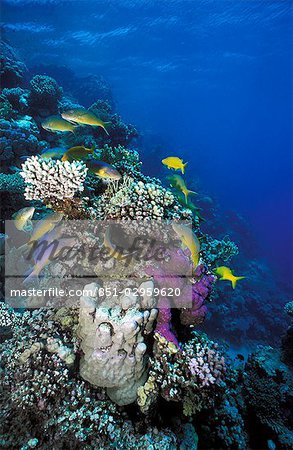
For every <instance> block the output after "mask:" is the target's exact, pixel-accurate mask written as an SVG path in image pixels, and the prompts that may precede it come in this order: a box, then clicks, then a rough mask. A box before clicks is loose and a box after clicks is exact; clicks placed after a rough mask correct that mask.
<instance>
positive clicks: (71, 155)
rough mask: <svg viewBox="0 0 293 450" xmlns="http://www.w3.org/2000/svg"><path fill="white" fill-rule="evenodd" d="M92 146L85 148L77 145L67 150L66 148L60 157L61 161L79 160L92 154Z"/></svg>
mask: <svg viewBox="0 0 293 450" xmlns="http://www.w3.org/2000/svg"><path fill="white" fill-rule="evenodd" d="M94 149H95V148H94V147H92V148H86V147H83V146H82V145H78V146H77V147H72V148H70V149H69V150H67V151H66V152H65V153H64V155H63V156H62V158H61V161H70V162H71V161H73V160H80V159H83V158H85V157H87V156H89V155H92V154H93V151H94Z"/></svg>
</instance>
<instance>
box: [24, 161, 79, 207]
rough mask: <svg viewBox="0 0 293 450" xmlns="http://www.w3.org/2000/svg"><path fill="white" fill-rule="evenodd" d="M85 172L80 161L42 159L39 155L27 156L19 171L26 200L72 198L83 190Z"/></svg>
mask: <svg viewBox="0 0 293 450" xmlns="http://www.w3.org/2000/svg"><path fill="white" fill-rule="evenodd" d="M86 174H87V167H86V166H85V164H84V163H82V162H80V161H73V162H68V161H59V160H57V161H55V160H53V159H49V160H44V159H42V158H41V157H40V156H32V157H31V158H28V159H27V160H26V161H25V162H24V164H23V165H22V172H20V175H21V176H22V177H23V178H24V181H25V183H26V188H25V193H24V196H25V198H26V199H27V200H43V199H49V198H57V199H60V200H62V199H64V198H72V197H73V196H74V195H75V194H76V192H81V191H83V189H84V186H83V183H84V180H85V177H86Z"/></svg>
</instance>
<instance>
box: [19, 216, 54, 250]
mask: <svg viewBox="0 0 293 450" xmlns="http://www.w3.org/2000/svg"><path fill="white" fill-rule="evenodd" d="M62 218H63V214H60V213H49V214H47V215H46V216H45V217H44V218H43V219H42V220H38V223H37V225H36V226H35V228H34V230H33V232H32V235H31V237H30V239H29V241H28V244H30V243H32V242H33V241H38V240H39V239H41V238H42V237H43V236H45V234H47V233H49V232H50V231H51V230H53V228H55V226H56V225H57V224H58V223H59V222H60V221H61V220H62ZM25 245H27V244H25Z"/></svg>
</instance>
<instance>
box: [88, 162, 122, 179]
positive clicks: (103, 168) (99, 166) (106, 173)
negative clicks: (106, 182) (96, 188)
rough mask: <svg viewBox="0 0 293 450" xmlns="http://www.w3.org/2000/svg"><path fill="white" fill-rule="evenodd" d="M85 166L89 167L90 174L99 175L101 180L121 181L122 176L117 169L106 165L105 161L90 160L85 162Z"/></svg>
mask: <svg viewBox="0 0 293 450" xmlns="http://www.w3.org/2000/svg"><path fill="white" fill-rule="evenodd" d="M85 165H86V166H87V168H88V170H89V172H91V173H92V174H94V175H97V176H98V177H100V178H104V179H110V180H120V178H121V174H120V173H119V172H118V170H116V169H115V167H113V166H111V165H110V164H107V163H105V162H104V161H98V160H97V159H89V160H87V161H85Z"/></svg>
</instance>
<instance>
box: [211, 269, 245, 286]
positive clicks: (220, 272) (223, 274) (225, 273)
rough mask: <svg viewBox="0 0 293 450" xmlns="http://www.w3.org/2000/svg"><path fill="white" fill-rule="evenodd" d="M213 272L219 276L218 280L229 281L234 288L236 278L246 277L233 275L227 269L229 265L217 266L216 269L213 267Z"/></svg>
mask: <svg viewBox="0 0 293 450" xmlns="http://www.w3.org/2000/svg"><path fill="white" fill-rule="evenodd" d="M214 272H215V274H217V275H218V276H219V277H221V278H220V280H228V281H231V283H232V288H233V289H235V287H236V283H237V281H238V280H242V279H243V278H246V277H236V276H235V275H233V273H232V271H231V269H229V267H226V266H221V267H217V268H216V269H214Z"/></svg>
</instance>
